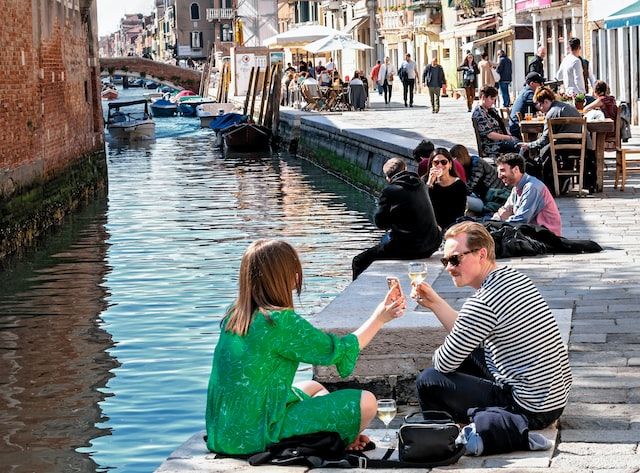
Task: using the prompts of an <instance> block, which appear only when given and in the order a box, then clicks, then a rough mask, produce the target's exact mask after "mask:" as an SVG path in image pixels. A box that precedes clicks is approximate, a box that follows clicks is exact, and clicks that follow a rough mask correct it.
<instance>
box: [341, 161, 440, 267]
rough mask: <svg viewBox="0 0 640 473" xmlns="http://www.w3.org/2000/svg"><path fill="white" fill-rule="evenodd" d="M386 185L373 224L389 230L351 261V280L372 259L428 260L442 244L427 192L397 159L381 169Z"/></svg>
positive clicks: (416, 176)
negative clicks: (379, 240) (373, 244)
mask: <svg viewBox="0 0 640 473" xmlns="http://www.w3.org/2000/svg"><path fill="white" fill-rule="evenodd" d="M382 172H383V173H384V175H385V177H386V179H387V182H388V184H387V186H386V187H385V188H384V189H383V190H382V194H381V195H380V199H379V201H378V209H377V211H376V215H375V222H376V226H377V227H378V228H382V229H385V230H389V231H388V232H387V234H386V235H385V236H384V237H383V238H382V241H381V242H380V243H378V244H377V245H376V246H374V247H373V248H369V249H368V250H366V251H363V252H362V253H360V254H359V255H357V256H356V257H355V258H353V262H352V269H353V279H356V278H357V277H358V276H359V275H360V274H361V273H362V272H363V271H364V270H365V269H367V268H368V267H369V265H371V263H373V262H374V261H376V260H385V259H387V260H388V259H417V258H428V257H429V256H431V255H432V254H433V252H434V251H436V250H437V249H438V247H439V246H440V243H441V241H442V237H441V235H440V230H438V225H437V224H436V217H435V214H434V213H433V207H432V206H431V200H429V193H428V192H427V189H426V187H425V185H424V183H423V182H422V181H421V180H420V177H418V175H417V174H416V173H414V172H409V171H407V165H406V164H405V162H404V161H403V160H402V159H400V158H391V159H390V160H388V161H387V162H386V163H384V166H383V168H382Z"/></svg>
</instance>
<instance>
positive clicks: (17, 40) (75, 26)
mask: <svg viewBox="0 0 640 473" xmlns="http://www.w3.org/2000/svg"><path fill="white" fill-rule="evenodd" d="M34 3H35V4H36V5H35V7H34V5H33V4H34ZM39 6H40V7H39ZM41 6H44V8H41ZM0 11H2V14H3V16H4V18H3V26H2V28H0V45H2V48H3V51H2V54H0V90H1V91H2V94H1V96H0V136H2V146H0V171H2V173H3V174H5V176H6V175H7V174H10V173H11V171H13V172H14V174H15V175H14V176H13V180H14V184H13V185H14V187H20V186H22V185H29V184H30V181H31V179H32V177H31V175H32V174H33V172H35V173H38V172H42V173H43V175H42V177H43V178H45V179H46V178H47V176H49V175H50V174H51V173H55V172H56V171H57V170H60V169H63V168H65V167H66V166H67V165H68V164H70V163H71V162H73V161H75V160H77V159H81V158H82V156H83V155H85V154H87V153H90V152H93V151H95V150H97V149H102V148H103V124H102V114H101V111H100V107H101V104H100V98H99V97H100V88H99V87H100V86H99V77H98V74H97V73H96V70H95V69H96V68H92V67H89V60H90V56H89V42H90V41H93V38H88V37H87V28H86V24H85V23H84V22H83V21H82V19H81V12H80V11H79V10H77V9H66V8H64V6H63V5H62V4H61V3H59V2H57V1H55V0H45V1H38V0H34V1H33V2H32V1H25V0H0ZM96 65H97V64H96ZM96 109H98V110H97V111H98V113H95V111H96ZM25 166H26V167H29V168H30V167H32V166H35V167H36V168H37V169H38V170H37V171H36V170H33V169H32V172H29V171H27V170H24V171H23V172H18V169H19V168H21V167H25ZM23 174H26V175H25V177H24V178H22V177H21V176H22V175H23ZM1 180H2V177H1V174H0V182H1ZM2 191H4V192H2ZM10 193H11V189H7V185H6V183H5V186H4V189H3V188H2V187H0V198H1V197H6V196H7V195H8V194H10Z"/></svg>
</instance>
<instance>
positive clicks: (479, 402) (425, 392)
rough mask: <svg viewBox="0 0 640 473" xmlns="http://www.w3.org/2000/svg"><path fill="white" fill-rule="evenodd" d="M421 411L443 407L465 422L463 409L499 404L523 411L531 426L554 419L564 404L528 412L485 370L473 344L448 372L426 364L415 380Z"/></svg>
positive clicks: (480, 352) (536, 427)
mask: <svg viewBox="0 0 640 473" xmlns="http://www.w3.org/2000/svg"><path fill="white" fill-rule="evenodd" d="M416 386H417V388H418V399H419V400H420V406H421V407H422V410H423V411H428V410H435V411H446V412H448V413H449V414H451V416H452V417H453V419H454V420H455V421H456V422H459V423H468V422H469V417H468V415H467V410H468V409H470V408H474V407H503V408H506V409H509V410H511V411H513V412H516V413H518V414H522V415H524V416H525V417H526V418H527V420H528V421H529V428H530V429H531V430H539V429H543V428H545V427H547V426H548V425H550V424H551V423H552V422H553V421H555V420H556V419H558V418H559V417H560V415H561V414H562V411H563V410H564V408H561V409H556V410H553V411H549V412H531V411H528V410H526V409H524V408H522V407H521V406H520V405H519V404H518V403H516V401H515V400H514V399H513V395H512V394H511V388H510V387H509V386H506V385H505V386H501V385H499V384H498V383H496V381H495V379H494V378H493V376H492V375H491V373H490V372H489V370H488V368H487V364H486V362H485V359H484V350H483V349H482V348H476V349H475V350H474V351H473V352H471V354H470V355H469V356H468V357H467V359H466V360H465V361H464V362H463V363H462V364H461V365H460V367H459V368H458V370H456V371H454V372H452V373H441V372H440V371H438V370H436V369H434V368H427V369H426V370H424V371H423V372H422V373H420V375H419V376H418V379H417V381H416Z"/></svg>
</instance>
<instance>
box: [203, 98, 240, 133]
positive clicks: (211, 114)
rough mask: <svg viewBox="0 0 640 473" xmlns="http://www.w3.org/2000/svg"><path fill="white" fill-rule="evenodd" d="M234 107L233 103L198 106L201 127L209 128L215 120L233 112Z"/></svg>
mask: <svg viewBox="0 0 640 473" xmlns="http://www.w3.org/2000/svg"><path fill="white" fill-rule="evenodd" d="M234 107H235V106H234V104H232V103H203V104H200V105H198V106H196V115H197V116H198V118H199V119H200V126H201V127H202V128H209V125H210V124H211V121H212V120H213V119H214V118H216V117H219V116H221V115H224V114H225V113H229V112H231V111H232V110H233V109H234Z"/></svg>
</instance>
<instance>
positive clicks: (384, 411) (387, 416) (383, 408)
mask: <svg viewBox="0 0 640 473" xmlns="http://www.w3.org/2000/svg"><path fill="white" fill-rule="evenodd" d="M397 412H398V409H397V407H396V401H394V400H393V399H379V400H378V419H380V420H381V421H382V422H383V423H384V427H385V432H384V437H382V442H386V443H390V442H391V440H392V439H391V435H389V424H390V423H391V421H392V420H393V418H394V417H395V416H396V413H397Z"/></svg>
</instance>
